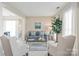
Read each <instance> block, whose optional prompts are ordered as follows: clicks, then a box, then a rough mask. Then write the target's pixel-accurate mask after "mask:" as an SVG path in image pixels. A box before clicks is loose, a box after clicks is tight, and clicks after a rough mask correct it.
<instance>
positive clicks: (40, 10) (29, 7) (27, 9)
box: [5, 2, 67, 16]
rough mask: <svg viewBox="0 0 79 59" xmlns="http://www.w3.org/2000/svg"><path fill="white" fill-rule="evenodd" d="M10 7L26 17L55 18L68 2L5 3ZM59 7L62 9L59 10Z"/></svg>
mask: <svg viewBox="0 0 79 59" xmlns="http://www.w3.org/2000/svg"><path fill="white" fill-rule="evenodd" d="M5 3H7V4H8V6H12V7H14V8H16V9H18V10H19V11H18V12H21V13H22V14H24V15H25V16H53V15H55V14H56V13H57V12H58V11H59V10H60V9H62V8H63V7H64V6H65V5H66V4H67V2H5ZM57 7H60V8H59V9H57Z"/></svg>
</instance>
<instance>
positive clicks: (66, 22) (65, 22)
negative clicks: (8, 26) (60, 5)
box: [63, 9, 72, 36]
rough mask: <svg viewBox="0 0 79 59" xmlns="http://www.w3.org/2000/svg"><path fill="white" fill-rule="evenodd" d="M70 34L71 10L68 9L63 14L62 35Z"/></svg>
mask: <svg viewBox="0 0 79 59" xmlns="http://www.w3.org/2000/svg"><path fill="white" fill-rule="evenodd" d="M71 34H72V9H69V10H68V11H66V12H65V13H64V17H63V35H64V36H66V35H71Z"/></svg>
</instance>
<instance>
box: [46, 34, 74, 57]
mask: <svg viewBox="0 0 79 59" xmlns="http://www.w3.org/2000/svg"><path fill="white" fill-rule="evenodd" d="M74 42H75V36H72V35H69V36H65V37H60V38H59V41H58V43H57V45H55V46H53V45H52V44H48V51H49V54H50V55H53V56H70V55H71V53H72V49H73V46H74Z"/></svg>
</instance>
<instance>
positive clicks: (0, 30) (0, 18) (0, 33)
mask: <svg viewBox="0 0 79 59" xmlns="http://www.w3.org/2000/svg"><path fill="white" fill-rule="evenodd" d="M2 25H3V20H2V6H1V5H0V36H1V35H2V34H3V31H2V30H3V28H2Z"/></svg>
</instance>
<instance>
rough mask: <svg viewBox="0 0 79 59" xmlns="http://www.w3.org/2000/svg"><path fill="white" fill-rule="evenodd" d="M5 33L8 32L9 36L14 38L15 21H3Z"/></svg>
mask: <svg viewBox="0 0 79 59" xmlns="http://www.w3.org/2000/svg"><path fill="white" fill-rule="evenodd" d="M5 32H10V36H11V37H13V36H16V21H13V20H12V21H10V20H8V21H5Z"/></svg>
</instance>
